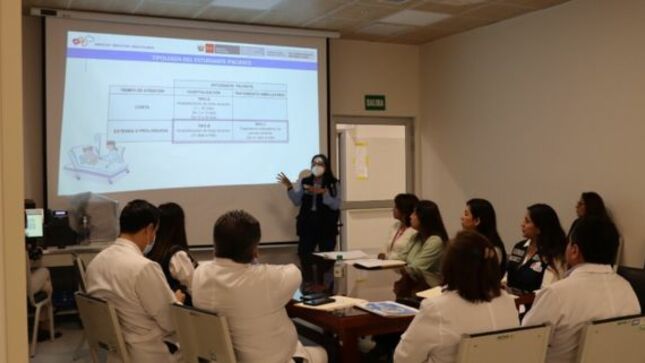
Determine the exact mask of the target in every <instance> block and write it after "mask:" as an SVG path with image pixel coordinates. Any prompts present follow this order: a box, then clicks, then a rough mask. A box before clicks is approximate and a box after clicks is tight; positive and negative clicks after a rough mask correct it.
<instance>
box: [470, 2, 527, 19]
mask: <svg viewBox="0 0 645 363" xmlns="http://www.w3.org/2000/svg"><path fill="white" fill-rule="evenodd" d="M533 10H534V9H532V8H527V7H522V6H516V5H503V4H491V5H485V6H482V7H479V8H476V9H473V10H470V11H468V12H466V13H464V14H465V15H468V16H471V17H477V18H486V19H494V20H499V19H506V18H510V17H512V16H517V15H520V14H524V13H527V12H529V11H533Z"/></svg>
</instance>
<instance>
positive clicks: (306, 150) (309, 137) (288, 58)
mask: <svg viewBox="0 0 645 363" xmlns="http://www.w3.org/2000/svg"><path fill="white" fill-rule="evenodd" d="M318 100H319V97H318V54H317V50H316V49H313V48H312V49H310V48H294V47H284V46H274V45H262V44H243V43H230V42H218V41H205V40H186V39H170V38H159V37H143V36H126V35H117V34H100V33H87V32H68V37H67V61H66V70H65V94H64V101H63V115H62V117H63V122H62V127H61V147H60V166H59V183H58V194H59V195H70V194H76V193H80V192H84V191H93V192H96V193H110V192H122V191H136V190H150V189H168V188H185V187H200V186H218V185H251V184H268V183H274V180H275V179H274V178H275V175H276V173H277V172H279V171H282V170H284V171H285V172H287V173H288V175H290V176H294V177H295V176H297V175H298V173H299V172H300V171H301V170H302V169H303V168H304V167H307V166H308V164H309V161H310V158H311V156H312V155H314V154H316V153H317V152H318V151H319V149H320V146H319V142H320V138H319V117H320V115H319V108H318V107H319V106H318Z"/></svg>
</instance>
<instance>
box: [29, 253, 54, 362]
mask: <svg viewBox="0 0 645 363" xmlns="http://www.w3.org/2000/svg"><path fill="white" fill-rule="evenodd" d="M25 266H26V267H27V299H28V301H29V305H31V306H32V307H34V308H35V309H36V311H35V313H34V325H33V327H32V329H33V332H32V333H31V348H30V349H29V355H30V356H31V357H34V356H35V355H36V345H37V344H38V325H39V323H40V313H41V311H42V309H43V308H44V307H46V306H47V305H49V309H48V311H49V339H50V340H52V341H53V340H54V334H55V332H54V307H53V305H52V297H51V296H49V295H47V293H45V292H44V291H38V292H36V293H32V291H31V261H30V260H29V256H28V255H27V257H26V264H25Z"/></svg>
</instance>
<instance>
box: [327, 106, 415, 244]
mask: <svg viewBox="0 0 645 363" xmlns="http://www.w3.org/2000/svg"><path fill="white" fill-rule="evenodd" d="M412 127H413V122H412V119H409V118H371V117H335V118H333V119H332V130H334V131H335V132H334V133H332V135H335V137H333V138H332V140H331V143H332V145H331V150H332V155H331V157H332V160H334V161H336V162H335V163H334V164H335V165H336V167H337V168H336V169H337V170H336V173H337V176H338V177H339V179H340V180H341V190H342V193H343V200H344V203H343V206H342V210H341V223H342V228H341V234H340V238H341V240H340V242H341V249H343V250H355V249H360V250H363V251H365V252H367V253H377V252H380V251H381V250H382V249H384V247H385V244H386V243H387V239H388V235H389V233H390V231H391V228H392V225H393V223H394V219H393V218H392V206H393V199H394V197H395V196H396V195H397V194H398V193H405V192H408V193H413V192H414V187H413V186H414V169H413V165H414V155H413V148H414V144H413V142H412V140H413V136H412V135H413V130H412Z"/></svg>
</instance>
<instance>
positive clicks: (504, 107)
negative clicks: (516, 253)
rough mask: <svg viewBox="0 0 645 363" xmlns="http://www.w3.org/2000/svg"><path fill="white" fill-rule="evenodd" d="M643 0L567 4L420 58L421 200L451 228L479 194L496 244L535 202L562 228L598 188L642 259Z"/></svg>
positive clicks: (635, 259)
mask: <svg viewBox="0 0 645 363" xmlns="http://www.w3.org/2000/svg"><path fill="white" fill-rule="evenodd" d="M643 34H645V2H643V1H633V0H612V1H606V0H574V1H571V2H569V3H565V4H563V5H560V6H556V7H554V8H550V9H547V10H544V11H540V12H536V13H531V14H528V15H525V16H521V17H519V18H516V19H512V20H509V21H505V22H502V23H498V24H495V25H492V26H488V27H485V28H481V29H477V30H474V31H470V32H467V33H463V34H460V35H456V36H453V37H449V38H446V39H443V40H440V41H437V42H434V43H430V44H428V45H426V46H424V47H423V48H422V51H421V69H422V72H421V77H422V81H421V88H422V89H421V105H422V107H421V115H422V116H421V117H422V119H423V122H422V129H421V137H422V139H423V141H422V148H421V152H422V153H423V156H424V160H423V165H422V173H423V183H422V187H423V195H424V196H425V197H429V198H432V199H435V200H436V201H437V202H438V203H439V205H440V207H441V208H442V211H443V215H444V219H445V220H446V221H447V224H448V226H449V228H450V230H451V232H454V231H455V230H456V229H457V227H458V224H459V216H460V214H461V213H462V210H463V208H464V202H465V201H466V199H467V198H470V197H474V196H479V197H484V198H488V199H490V200H491V201H492V202H493V204H494V205H495V206H496V209H497V211H498V214H499V221H500V227H501V229H500V231H501V234H502V237H503V238H504V240H505V242H506V244H507V246H510V245H511V244H512V243H514V242H516V241H517V240H519V239H520V237H521V235H520V227H519V224H520V220H521V218H523V215H524V213H525V208H526V206H528V205H529V204H532V203H535V202H546V203H548V204H551V205H552V206H553V207H554V208H555V209H556V210H557V211H558V213H559V215H560V218H561V221H562V224H563V226H564V228H565V229H567V228H568V227H569V224H570V223H571V221H572V220H573V218H574V205H575V203H576V201H577V199H578V198H579V195H580V193H581V192H583V191H588V190H594V191H597V192H599V193H600V194H601V195H602V196H603V197H604V199H605V201H606V202H607V204H608V206H609V207H610V209H611V210H612V211H613V213H614V216H615V219H616V221H617V223H618V225H619V228H620V229H621V232H622V234H623V236H624V238H625V241H626V246H625V249H624V251H623V261H624V262H625V263H626V264H627V265H632V266H643V261H644V260H645V228H643V221H644V220H645V168H644V167H643V165H644V163H643V157H644V156H645V142H644V136H645V102H643V99H644V97H645V47H643V40H644V39H645V38H643Z"/></svg>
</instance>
